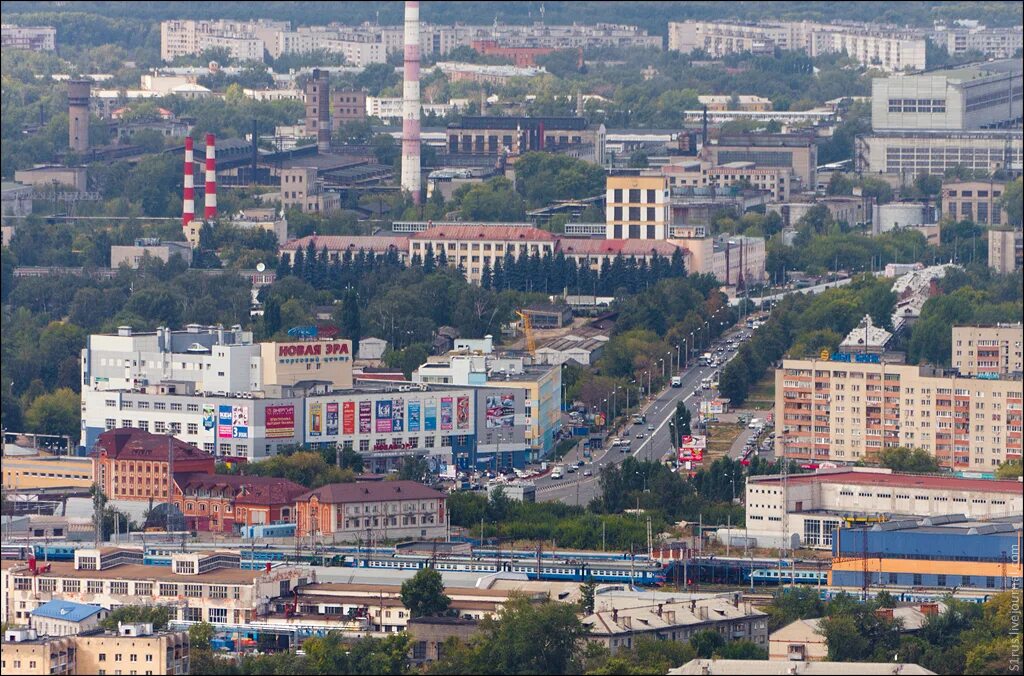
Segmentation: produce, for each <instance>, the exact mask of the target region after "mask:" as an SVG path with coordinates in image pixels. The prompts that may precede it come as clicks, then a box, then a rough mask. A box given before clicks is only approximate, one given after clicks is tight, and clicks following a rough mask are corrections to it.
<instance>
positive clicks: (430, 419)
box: [423, 399, 437, 432]
mask: <svg viewBox="0 0 1024 676" xmlns="http://www.w3.org/2000/svg"><path fill="white" fill-rule="evenodd" d="M436 430H437V401H436V400H434V399H428V400H427V401H426V402H425V403H424V404H423V431H424V432H435V431H436Z"/></svg>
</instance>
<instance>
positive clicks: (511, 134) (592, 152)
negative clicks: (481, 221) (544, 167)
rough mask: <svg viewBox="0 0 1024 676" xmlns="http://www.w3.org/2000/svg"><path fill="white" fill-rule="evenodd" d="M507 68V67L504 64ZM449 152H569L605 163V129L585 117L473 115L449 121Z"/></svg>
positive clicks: (595, 161) (466, 153)
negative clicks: (590, 122)
mask: <svg viewBox="0 0 1024 676" xmlns="http://www.w3.org/2000/svg"><path fill="white" fill-rule="evenodd" d="M505 67H506V68H507V67H508V66H505ZM446 133H447V137H448V140H447V148H448V153H449V155H457V154H464V155H493V156H495V157H498V156H499V155H501V154H502V153H508V154H510V155H521V154H523V153H527V152H530V151H534V150H547V151H549V152H558V153H566V154H569V155H571V156H573V157H576V158H578V159H582V160H587V161H588V162H593V163H594V164H600V165H603V164H604V162H605V156H604V155H605V137H606V133H607V132H606V130H605V127H604V125H603V124H596V125H594V124H589V123H588V122H587V120H586V119H584V118H582V117H494V116H484V117H473V116H464V117H463V118H462V120H461V121H460V122H452V123H449V125H448V129H447V132H446Z"/></svg>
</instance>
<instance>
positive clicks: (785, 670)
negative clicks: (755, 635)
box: [668, 659, 935, 676]
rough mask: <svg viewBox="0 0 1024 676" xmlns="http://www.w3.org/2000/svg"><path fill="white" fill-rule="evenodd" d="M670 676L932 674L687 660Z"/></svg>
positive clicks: (888, 666)
mask: <svg viewBox="0 0 1024 676" xmlns="http://www.w3.org/2000/svg"><path fill="white" fill-rule="evenodd" d="M668 673H669V676H685V675H687V674H704V675H705V676H715V675H716V674H723V675H730V676H731V675H732V674H736V676H762V675H763V676H774V675H775V674H778V675H779V676H785V675H786V674H795V675H796V676H818V675H819V674H820V675H821V676H843V675H844V674H850V675H851V676H859V675H863V676H874V675H875V674H878V675H879V676H880V675H882V674H894V675H895V674H899V675H900V676H912V675H914V674H934V673H935V672H934V671H929V670H927V669H925V668H924V667H922V666H919V665H917V664H902V663H899V662H791V661H788V660H786V661H781V660H780V661H777V662H770V661H767V660H764V661H762V660H714V659H712V660H690V661H689V662H687V663H686V664H684V665H683V666H681V667H676V668H675V669H670V670H669V672H668Z"/></svg>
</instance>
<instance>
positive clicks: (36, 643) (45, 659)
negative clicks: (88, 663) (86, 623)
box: [0, 627, 87, 676]
mask: <svg viewBox="0 0 1024 676" xmlns="http://www.w3.org/2000/svg"><path fill="white" fill-rule="evenodd" d="M76 651H77V649H76V647H75V639H74V637H73V636H68V637H64V638H59V637H49V636H44V637H42V638H40V637H39V635H38V634H37V633H36V632H35V630H33V629H26V628H20V627H18V628H14V629H8V630H6V631H5V632H4V642H3V647H2V652H0V655H2V662H0V667H2V668H3V673H4V674H19V675H20V674H25V675H26V676H28V675H30V674H31V675H35V674H40V675H41V674H77V673H87V672H79V671H78V670H77V668H76V667H77V664H76V660H75V656H76Z"/></svg>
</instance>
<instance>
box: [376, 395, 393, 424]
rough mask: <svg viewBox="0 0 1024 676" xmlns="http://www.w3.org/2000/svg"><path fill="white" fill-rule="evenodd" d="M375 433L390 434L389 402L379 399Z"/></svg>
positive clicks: (388, 400)
mask: <svg viewBox="0 0 1024 676" xmlns="http://www.w3.org/2000/svg"><path fill="white" fill-rule="evenodd" d="M376 418H377V427H376V429H377V431H378V432H390V431H391V400H390V399H380V400H378V401H377V414H376Z"/></svg>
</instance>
